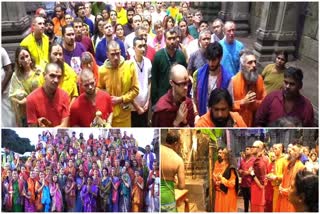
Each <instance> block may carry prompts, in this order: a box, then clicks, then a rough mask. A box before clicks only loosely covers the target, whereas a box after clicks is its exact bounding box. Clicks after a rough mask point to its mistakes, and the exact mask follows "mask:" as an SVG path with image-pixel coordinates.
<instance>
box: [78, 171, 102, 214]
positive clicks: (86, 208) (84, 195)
mask: <svg viewBox="0 0 320 214" xmlns="http://www.w3.org/2000/svg"><path fill="white" fill-rule="evenodd" d="M80 194H81V199H82V202H83V212H97V197H98V187H97V186H96V185H94V184H93V183H92V177H88V178H87V185H84V186H83V187H82V189H81V193H80Z"/></svg>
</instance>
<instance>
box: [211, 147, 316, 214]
mask: <svg viewBox="0 0 320 214" xmlns="http://www.w3.org/2000/svg"><path fill="white" fill-rule="evenodd" d="M318 157H319V154H318V151H317V150H316V149H315V148H309V147H308V146H302V144H301V142H295V143H293V144H289V145H288V147H287V148H286V149H285V148H284V146H283V144H281V143H277V144H274V145H273V146H272V147H270V148H265V145H264V143H263V142H262V141H255V142H254V143H253V144H252V145H248V146H246V149H245V151H243V152H241V158H240V161H239V164H238V166H237V164H235V163H234V161H232V158H230V153H229V151H228V150H227V149H225V148H219V149H218V161H216V163H215V167H214V171H213V179H214V185H215V190H216V196H215V204H214V207H215V211H217V212H237V211H238V206H237V195H238V191H240V190H241V194H242V196H243V201H244V212H249V211H250V212H318V211H319V202H318V200H319V189H318V184H319V182H318V181H319V160H318ZM240 180H241V181H240Z"/></svg>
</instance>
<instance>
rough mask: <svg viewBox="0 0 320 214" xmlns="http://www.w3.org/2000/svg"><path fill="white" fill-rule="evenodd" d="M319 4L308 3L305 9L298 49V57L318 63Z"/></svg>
mask: <svg viewBox="0 0 320 214" xmlns="http://www.w3.org/2000/svg"><path fill="white" fill-rule="evenodd" d="M318 11H319V3H318V2H309V3H308V5H307V7H306V9H305V11H304V12H305V14H304V15H305V21H304V28H303V32H302V36H301V42H300V47H299V57H301V59H305V60H311V61H314V62H317V63H318V62H319V52H318V51H319V22H318V17H319V14H318Z"/></svg>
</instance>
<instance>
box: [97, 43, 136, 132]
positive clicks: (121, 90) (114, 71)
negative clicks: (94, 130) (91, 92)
mask: <svg viewBox="0 0 320 214" xmlns="http://www.w3.org/2000/svg"><path fill="white" fill-rule="evenodd" d="M107 49H108V50H107V53H108V59H107V60H106V61H105V63H104V64H103V65H102V66H101V67H100V69H99V76H100V78H99V82H98V87H99V88H101V89H104V90H106V91H107V92H108V93H109V94H110V96H111V101H112V105H113V120H112V127H131V109H130V107H129V103H132V102H133V100H134V98H135V97H136V96H137V95H138V94H139V81H138V78H137V73H136V70H135V64H134V62H133V61H125V59H124V58H123V57H122V56H121V55H120V52H121V51H120V46H119V44H118V43H117V42H115V41H110V42H109V43H108V47H107Z"/></svg>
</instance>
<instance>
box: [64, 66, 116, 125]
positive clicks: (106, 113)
mask: <svg viewBox="0 0 320 214" xmlns="http://www.w3.org/2000/svg"><path fill="white" fill-rule="evenodd" d="M80 78H81V86H82V87H83V88H84V93H82V94H81V95H80V96H79V97H78V98H77V99H76V100H75V102H74V103H73V104H72V105H71V108H70V126H79V127H90V124H91V123H92V121H93V120H94V118H95V117H96V112H97V111H100V112H101V113H102V115H101V118H102V119H103V120H106V123H107V124H109V126H111V122H112V103H111V97H110V95H109V94H108V93H107V92H105V91H102V90H100V89H98V88H96V81H95V79H94V76H93V73H92V71H91V70H89V69H83V71H82V72H81V75H80ZM84 112H85V114H84Z"/></svg>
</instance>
